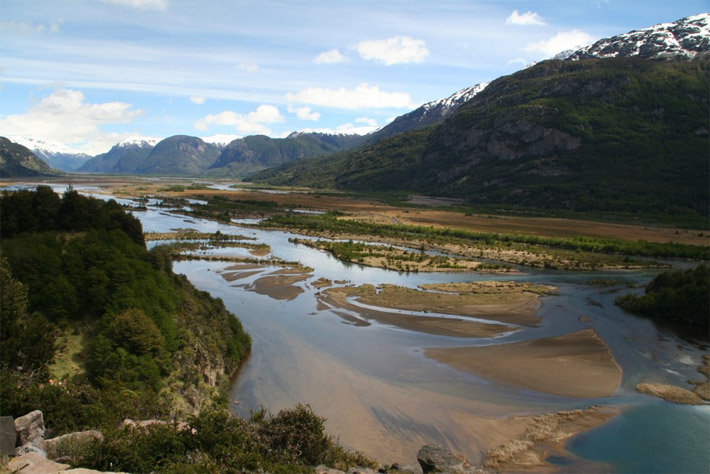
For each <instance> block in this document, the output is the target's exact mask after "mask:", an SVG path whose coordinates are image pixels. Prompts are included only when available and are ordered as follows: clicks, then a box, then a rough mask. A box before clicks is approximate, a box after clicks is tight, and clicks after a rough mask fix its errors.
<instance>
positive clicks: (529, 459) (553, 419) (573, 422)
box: [484, 407, 615, 471]
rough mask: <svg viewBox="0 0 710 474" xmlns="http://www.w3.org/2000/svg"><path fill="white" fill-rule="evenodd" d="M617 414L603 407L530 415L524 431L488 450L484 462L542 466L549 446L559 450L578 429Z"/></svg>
mask: <svg viewBox="0 0 710 474" xmlns="http://www.w3.org/2000/svg"><path fill="white" fill-rule="evenodd" d="M614 414H615V412H614V411H612V410H608V409H603V408H600V407H591V408H587V409H586V410H572V411H560V412H557V413H548V414H545V415H540V416H534V417H531V418H529V420H528V422H527V426H526V427H525V430H524V432H523V434H522V435H521V436H520V437H518V438H514V439H511V440H509V441H507V442H506V443H504V444H502V445H501V446H499V447H497V448H495V449H490V450H488V452H487V453H486V456H485V459H484V465H485V466H486V467H488V468H491V469H496V470H502V471H517V470H528V469H531V468H535V469H536V470H537V469H540V468H542V467H544V466H546V465H547V464H546V462H545V461H544V460H545V459H546V458H547V457H548V454H549V450H550V449H552V450H554V451H560V450H563V448H564V442H565V440H567V439H568V438H570V437H572V436H574V435H575V434H577V433H581V432H583V431H586V430H588V429H590V428H593V427H594V426H597V425H599V424H601V423H603V422H605V421H606V420H608V419H609V418H611V417H612V416H613V415H614Z"/></svg>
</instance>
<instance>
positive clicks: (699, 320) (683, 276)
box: [616, 264, 710, 330]
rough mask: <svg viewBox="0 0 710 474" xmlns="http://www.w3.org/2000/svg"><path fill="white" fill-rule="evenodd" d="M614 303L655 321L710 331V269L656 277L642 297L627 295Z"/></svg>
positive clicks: (697, 269) (674, 272) (673, 272)
mask: <svg viewBox="0 0 710 474" xmlns="http://www.w3.org/2000/svg"><path fill="white" fill-rule="evenodd" d="M616 303H617V304H618V305H619V306H621V307H622V308H624V309H627V310H629V311H631V312H633V313H637V314H642V315H645V316H649V317H652V318H655V319H658V320H663V321H673V322H679V323H682V324H685V325H690V326H697V327H701V328H705V329H706V330H707V329H708V328H710V318H708V311H709V310H710V266H708V265H705V264H704V265H699V266H698V267H695V268H693V269H690V270H671V271H667V272H663V273H661V274H659V275H658V276H657V277H656V278H654V279H653V280H652V281H651V282H650V283H649V284H648V285H647V286H646V291H645V293H644V294H643V295H641V296H636V295H634V294H631V293H630V294H626V295H623V296H621V297H619V298H618V299H617V300H616Z"/></svg>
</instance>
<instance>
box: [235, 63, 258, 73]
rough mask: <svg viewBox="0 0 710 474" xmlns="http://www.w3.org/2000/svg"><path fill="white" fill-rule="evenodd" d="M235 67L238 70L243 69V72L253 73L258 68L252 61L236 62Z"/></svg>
mask: <svg viewBox="0 0 710 474" xmlns="http://www.w3.org/2000/svg"><path fill="white" fill-rule="evenodd" d="M237 68H239V70H241V71H244V72H249V73H252V74H253V73H255V72H257V71H258V70H259V65H258V64H254V63H243V64H237Z"/></svg>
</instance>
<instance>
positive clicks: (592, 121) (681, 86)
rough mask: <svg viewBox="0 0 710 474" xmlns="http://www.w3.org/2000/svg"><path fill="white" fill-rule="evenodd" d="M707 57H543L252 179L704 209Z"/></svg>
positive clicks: (678, 213)
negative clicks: (477, 89)
mask: <svg viewBox="0 0 710 474" xmlns="http://www.w3.org/2000/svg"><path fill="white" fill-rule="evenodd" d="M709 76H710V62H709V61H708V60H707V59H703V60H696V61H668V62H663V61H649V60H644V59H638V58H620V59H591V60H584V61H546V62H543V63H540V64H538V65H536V66H534V67H531V68H528V69H525V70H523V71H520V72H518V73H516V74H513V75H510V76H506V77H502V78H500V79H498V80H496V81H494V82H493V83H491V84H490V85H489V86H488V87H487V88H486V89H484V90H483V91H482V92H481V93H479V94H478V95H477V96H476V97H474V98H473V99H472V100H471V101H469V102H468V103H466V104H465V105H463V106H462V107H461V108H459V109H458V110H457V111H456V112H455V113H454V114H453V115H452V116H451V117H450V118H449V119H448V120H446V121H445V122H444V123H442V124H440V125H437V126H434V127H432V128H428V129H424V130H418V131H414V132H407V133H404V134H400V135H397V136H395V137H393V138H390V139H387V140H383V141H381V142H379V143H377V144H375V145H373V146H370V147H365V148H362V149H358V150H355V151H351V152H346V153H341V154H338V155H335V156H331V157H326V158H322V159H317V160H310V161H305V162H302V163H293V164H290V165H288V166H283V167H280V168H277V169H275V170H267V171H265V172H263V173H261V174H257V175H255V176H254V177H253V179H254V180H256V181H262V182H268V183H270V184H276V185H280V184H283V185H305V186H316V187H336V188H340V189H351V190H359V191H390V190H401V191H407V192H417V193H425V194H430V195H438V196H451V197H460V198H464V199H466V200H467V202H468V203H469V204H475V205H496V206H503V207H506V208H518V209H519V208H524V209H555V210H563V211H574V212H594V213H597V214H599V213H605V212H613V213H628V214H634V215H643V216H658V215H666V216H668V215H672V216H674V217H678V218H679V219H680V218H681V217H682V216H685V217H687V218H689V219H691V220H692V219H700V218H705V219H706V218H707V216H708V215H709V207H708V205H709V199H708V195H709V192H708V176H709V175H710V164H709V161H710V160H708V150H709V148H708V145H709V141H708V128H709V126H710V124H709V123H708V116H709V115H710V112H709V110H710V109H709V107H708V102H709V92H710V91H709V89H708V87H707V85H708V82H707V78H708V77H709Z"/></svg>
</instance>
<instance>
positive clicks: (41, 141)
mask: <svg viewBox="0 0 710 474" xmlns="http://www.w3.org/2000/svg"><path fill="white" fill-rule="evenodd" d="M8 138H9V139H10V140H12V141H13V142H15V143H17V144H20V145H22V146H24V147H26V148H28V149H29V150H32V151H33V152H35V153H36V152H40V153H43V154H48V153H49V154H56V153H62V154H66V155H83V156H88V155H84V154H83V153H81V152H78V151H76V150H74V149H72V148H69V147H68V146H66V145H65V144H64V143H62V142H59V141H57V140H52V139H51V138H35V137H18V136H12V137H8Z"/></svg>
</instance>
